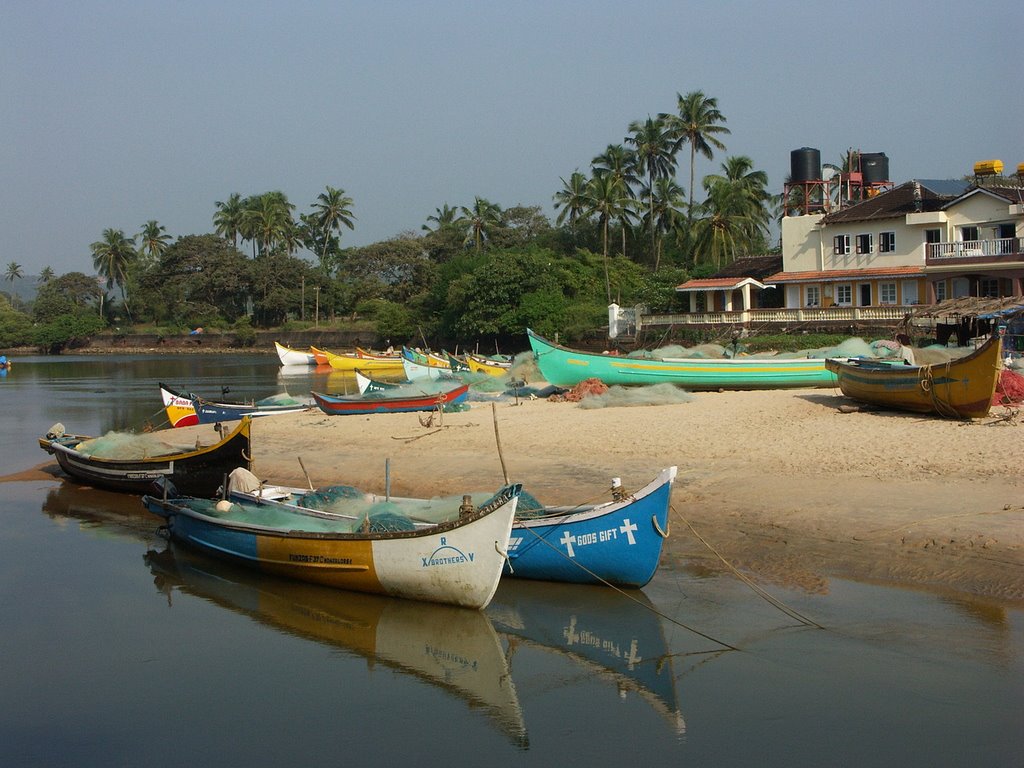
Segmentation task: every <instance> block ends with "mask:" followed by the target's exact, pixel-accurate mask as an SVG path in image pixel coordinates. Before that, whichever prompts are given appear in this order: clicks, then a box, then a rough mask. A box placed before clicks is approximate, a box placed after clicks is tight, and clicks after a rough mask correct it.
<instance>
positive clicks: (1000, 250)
mask: <svg viewBox="0 0 1024 768" xmlns="http://www.w3.org/2000/svg"><path fill="white" fill-rule="evenodd" d="M1022 252H1024V237H1000V238H998V239H996V240H966V241H964V242H959V243H929V244H928V246H927V251H925V257H926V258H927V260H928V261H942V260H944V259H971V260H983V259H991V258H999V257H1002V258H1005V257H1007V256H1013V255H1015V254H1016V255H1020V254H1021V253H1022Z"/></svg>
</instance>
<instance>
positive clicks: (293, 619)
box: [145, 544, 529, 749]
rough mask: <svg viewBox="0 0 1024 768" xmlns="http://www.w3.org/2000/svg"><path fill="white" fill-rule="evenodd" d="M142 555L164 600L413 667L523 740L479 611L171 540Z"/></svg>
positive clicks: (502, 666)
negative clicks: (264, 570) (316, 578)
mask: <svg viewBox="0 0 1024 768" xmlns="http://www.w3.org/2000/svg"><path fill="white" fill-rule="evenodd" d="M145 560H146V564H147V565H148V566H149V568H150V570H151V571H152V572H153V575H154V577H155V583H156V584H157V587H158V588H159V589H160V591H161V592H163V593H164V594H166V595H167V598H168V600H170V599H172V596H173V593H174V592H175V591H181V592H185V593H188V594H190V595H194V596H196V597H199V598H202V599H205V600H209V601H210V602H213V603H216V604H217V605H221V606H223V607H225V608H229V609H231V610H234V611H240V612H242V613H244V614H246V615H247V616H250V617H252V618H253V619H255V620H257V621H259V622H261V623H262V624H265V625H267V626H270V627H273V628H275V629H278V630H283V631H285V632H288V633H289V634H293V635H297V636H300V637H305V638H309V639H312V640H315V641H317V642H321V643H326V644H328V645H332V646H335V647H338V648H342V649H344V650H347V651H350V652H353V653H356V654H358V655H359V656H362V657H363V658H365V659H367V660H368V661H369V662H370V663H371V664H383V665H386V666H388V667H389V668H391V669H394V670H397V671H399V672H403V673H406V674H410V675H413V676H415V677H416V678H418V679H420V680H423V681H426V682H428V683H431V684H433V685H436V686H437V687H439V688H442V689H444V690H446V691H448V692H450V693H453V694H455V695H456V696H458V697H459V698H461V699H463V700H465V701H466V702H467V703H468V704H469V705H470V707H471V708H472V709H473V710H474V711H476V712H480V711H482V712H485V713H486V715H487V717H488V719H489V720H490V721H491V722H493V723H494V724H495V725H496V726H497V727H498V728H499V729H500V730H501V731H502V732H503V733H504V734H505V735H506V736H507V737H508V738H509V740H510V741H511V742H512V743H513V744H515V745H516V746H518V747H521V748H524V749H525V748H526V747H527V746H528V744H529V742H528V738H527V733H526V725H525V723H524V721H523V713H522V709H521V708H520V706H519V700H518V698H517V696H516V690H515V686H514V685H513V683H512V678H511V676H510V675H509V670H508V664H507V662H506V658H505V652H504V647H503V645H502V642H501V639H500V638H499V637H498V634H497V632H495V630H494V627H493V625H492V624H491V621H490V620H489V619H488V618H487V616H486V615H485V614H483V613H482V612H480V611H473V610H468V609H465V608H458V607H455V606H448V605H439V604H434V603H424V602H418V601H415V600H399V599H395V598H390V597H381V596H378V595H369V594H362V593H356V592H347V591H340V590H337V589H330V588H327V587H322V586H318V585H314V584H305V583H302V582H298V581H289V580H286V579H278V578H275V577H272V576H266V575H261V574H254V573H252V572H251V571H248V570H243V569H240V568H238V567H236V566H232V565H230V564H228V563H222V562H220V561H219V560H215V559H213V558H210V557H207V556H205V555H203V554H201V553H197V552H192V551H191V550H189V549H187V548H183V547H177V546H174V545H173V544H171V545H169V546H168V548H167V549H165V550H164V551H161V552H157V551H154V550H150V551H149V552H147V553H146V555H145Z"/></svg>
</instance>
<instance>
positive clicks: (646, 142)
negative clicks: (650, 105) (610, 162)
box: [626, 117, 676, 257]
mask: <svg viewBox="0 0 1024 768" xmlns="http://www.w3.org/2000/svg"><path fill="white" fill-rule="evenodd" d="M629 130H630V131H632V133H633V135H632V136H627V137H626V141H628V142H629V143H630V144H632V145H633V146H634V147H636V168H637V170H638V171H640V172H644V173H646V174H647V193H648V199H649V204H648V208H647V213H648V219H649V221H650V227H651V256H652V257H654V255H655V254H656V253H657V250H658V249H657V230H656V229H655V225H654V224H655V217H654V181H655V179H660V178H667V177H670V176H672V175H673V174H674V173H675V170H676V157H675V152H674V151H673V149H672V134H671V132H670V129H669V126H668V125H667V124H666V121H665V120H663V119H662V118H661V117H658V118H650V117H648V118H647V120H646V121H644V122H640V121H639V120H636V121H634V122H632V123H630V125H629Z"/></svg>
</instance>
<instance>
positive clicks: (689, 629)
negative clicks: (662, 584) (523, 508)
mask: <svg viewBox="0 0 1024 768" xmlns="http://www.w3.org/2000/svg"><path fill="white" fill-rule="evenodd" d="M526 530H528V531H530V533H532V534H533V535H534V536H536V537H537V539H538V540H539V541H541V542H543V543H544V544H545V545H546V546H548V547H550V548H551V549H552V550H554V551H555V552H557V553H558V554H559V555H561V556H562V557H564V558H565V559H566V560H568V561H569V562H570V563H572V564H573V565H575V566H576V567H577V568H579V569H580V570H582V571H584V572H585V573H587V574H588V575H589V576H590V577H591V578H593V579H596V580H597V581H599V582H601V583H602V584H604V585H605V586H606V587H610V588H611V589H614V590H615V591H616V592H618V593H619V594H620V595H622V596H623V597H626V598H628V599H630V600H632V601H633V602H634V603H636V604H637V605H639V606H640V607H641V608H645V609H646V610H648V611H651V612H652V613H654V614H656V615H658V616H660V617H661V618H663V619H665V620H666V621H670V622H672V623H673V624H675V625H676V626H677V627H680V628H682V629H685V630H686V631H687V632H692V633H693V634H695V635H697V636H699V637H703V638H704V639H705V640H710V641H711V642H713V643H718V644H719V645H720V646H722V647H723V648H728V649H729V650H730V651H738V650H740V649H739V648H737V647H736V646H734V645H729V643H726V642H723V641H721V640H719V639H718V638H715V637H712V636H711V635H708V634H705V633H704V632H701V631H700V630H698V629H694V628H693V627H690V626H687V625H686V624H683V623H682V622H681V621H677V620H676V619H674V618H672V617H671V616H669V615H667V614H664V613H662V612H661V611H659V610H658V609H657V608H654V607H652V606H650V605H645V604H644V603H642V602H640V601H639V600H637V599H636V598H635V597H633V596H632V595H631V594H629V593H628V592H626V591H625V590H623V589H621V588H619V587H618V586H616V585H615V584H612V583H611V582H610V581H608V580H607V579H603V578H601V577H600V576H598V575H597V574H596V573H594V572H593V571H592V570H590V569H589V568H587V566H585V565H583V564H582V563H580V562H577V561H576V560H574V559H573V558H571V557H569V556H568V555H567V554H566V553H565V552H563V551H562V550H561V549H559V548H558V547H556V546H555V545H554V544H552V543H551V542H550V541H548V540H547V539H546V538H544V537H543V536H541V535H540V534H539V533H537V532H536V531H534V530H532V529H530V528H527V529H526ZM511 564H512V561H511V560H510V561H509V565H510V566H511ZM706 653H717V651H706Z"/></svg>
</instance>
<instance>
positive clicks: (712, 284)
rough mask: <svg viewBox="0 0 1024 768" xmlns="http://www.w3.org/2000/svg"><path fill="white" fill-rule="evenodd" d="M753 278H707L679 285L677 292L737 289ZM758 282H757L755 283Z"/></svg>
mask: <svg viewBox="0 0 1024 768" xmlns="http://www.w3.org/2000/svg"><path fill="white" fill-rule="evenodd" d="M749 279H751V278H747V277H705V278H701V279H699V280H687V281H686V282H685V283H683V284H682V285H677V286H676V290H677V291H697V290H714V289H716V288H717V289H722V288H736V287H738V286H739V284H740V283H742V282H744V281H745V280H749ZM755 282H756V281H755Z"/></svg>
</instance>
